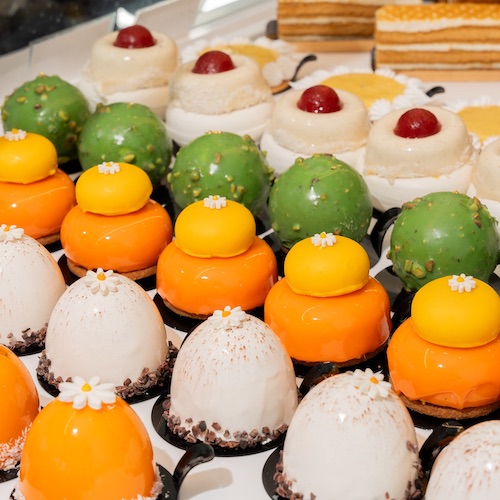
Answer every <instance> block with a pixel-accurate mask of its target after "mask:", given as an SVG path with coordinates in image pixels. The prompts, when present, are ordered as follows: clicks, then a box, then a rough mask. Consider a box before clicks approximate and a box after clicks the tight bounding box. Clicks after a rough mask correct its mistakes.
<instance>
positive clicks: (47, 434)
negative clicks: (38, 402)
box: [13, 376, 162, 500]
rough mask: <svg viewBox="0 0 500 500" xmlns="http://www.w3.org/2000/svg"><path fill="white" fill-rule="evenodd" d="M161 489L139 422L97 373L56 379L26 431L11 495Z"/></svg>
mask: <svg viewBox="0 0 500 500" xmlns="http://www.w3.org/2000/svg"><path fill="white" fill-rule="evenodd" d="M161 491H162V481H161V478H160V475H159V470H158V467H157V466H156V465H155V463H154V457H153V448H152V446H151V441H150V439H149V436H148V433H147V430H146V428H145V427H144V424H143V423H142V422H141V420H140V418H139V417H138V415H137V414H136V413H135V412H134V411H133V410H132V408H131V407H130V406H129V405H128V404H127V403H125V402H124V401H123V400H121V399H120V398H119V397H117V396H116V395H115V394H114V392H113V384H109V383H103V384H101V383H100V380H99V377H92V378H91V379H90V380H89V381H88V382H86V381H85V380H84V379H82V378H81V377H77V376H76V377H74V382H66V383H64V384H61V393H60V394H59V397H58V398H56V399H54V400H52V401H51V402H50V403H49V404H47V405H46V406H45V407H44V408H43V410H42V411H40V413H39V415H38V417H37V418H36V419H35V421H34V422H33V425H32V427H31V429H30V432H29V433H28V436H27V439H26V443H25V446H24V449H23V454H22V456H21V467H20V472H19V481H18V483H17V485H16V487H15V490H14V492H13V498H14V499H15V500H42V499H48V498H51V499H56V498H71V499H73V500H84V499H89V498H92V499H96V500H101V499H102V500H123V499H126V500H138V499H142V500H154V499H157V498H158V496H159V494H160V493H161Z"/></svg>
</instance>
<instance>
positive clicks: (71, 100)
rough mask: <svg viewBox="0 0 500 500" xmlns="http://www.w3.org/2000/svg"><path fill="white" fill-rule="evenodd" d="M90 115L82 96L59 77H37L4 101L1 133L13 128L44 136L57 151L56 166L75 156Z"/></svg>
mask: <svg viewBox="0 0 500 500" xmlns="http://www.w3.org/2000/svg"><path fill="white" fill-rule="evenodd" d="M89 116H90V111H89V105H88V103H87V100H86V99H85V97H84V96H83V94H82V93H81V92H80V91H79V90H78V89H77V88H76V87H75V86H73V85H71V84H70V83H68V82H66V81H64V80H62V79H61V78H59V77H58V76H47V75H43V74H42V75H39V76H38V77H37V78H35V79H34V80H31V81H29V82H26V83H24V84H23V85H21V86H20V87H18V88H17V89H15V90H14V92H13V93H12V94H11V95H9V96H7V97H6V98H5V101H4V103H3V107H2V122H3V129H4V130H12V129H14V128H17V129H22V130H26V131H27V132H34V133H37V134H40V135H43V136H45V137H47V139H49V140H50V142H52V143H53V144H54V146H55V147H56V150H57V155H58V160H59V163H65V162H67V161H68V160H73V159H75V158H76V157H77V141H78V137H79V135H80V132H81V130H82V127H83V124H84V123H85V122H86V120H87V119H88V117H89Z"/></svg>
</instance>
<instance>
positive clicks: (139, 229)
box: [61, 162, 172, 279]
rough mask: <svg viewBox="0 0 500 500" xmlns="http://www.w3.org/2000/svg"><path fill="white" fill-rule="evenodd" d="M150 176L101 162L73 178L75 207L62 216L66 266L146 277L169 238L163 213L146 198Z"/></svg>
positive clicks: (81, 271) (122, 165) (136, 169)
mask: <svg viewBox="0 0 500 500" xmlns="http://www.w3.org/2000/svg"><path fill="white" fill-rule="evenodd" d="M152 191H153V186H152V184H151V180H150V179H149V177H148V175H147V174H146V172H144V171H143V170H142V169H141V168H139V167H137V166H135V165H131V164H129V163H122V162H104V163H100V164H99V165H96V166H94V167H92V168H90V169H88V170H86V171H85V172H83V174H82V175H81V176H80V177H79V179H78V181H77V184H76V200H77V205H76V206H75V207H74V208H73V209H72V210H71V211H70V212H69V213H68V215H67V216H66V217H65V218H64V221H63V225H62V227H61V243H62V246H63V248H64V251H65V253H66V256H67V258H68V266H69V268H70V270H71V271H72V272H73V273H74V274H76V275H77V276H80V277H82V276H85V274H86V272H87V270H89V269H97V268H99V267H100V268H103V269H113V270H114V271H116V272H119V273H122V274H125V275H126V276H127V277H129V278H131V279H138V278H143V277H146V276H150V275H152V274H154V273H155V271H156V262H157V260H158V257H159V255H160V253H161V252H162V250H163V249H164V248H165V247H166V246H167V244H168V243H169V242H170V241H171V240H172V221H171V220H170V216H169V215H168V213H167V211H166V210H165V209H164V208H163V207H162V206H161V205H160V204H159V203H157V202H156V201H154V200H152V199H150V195H151V193H152Z"/></svg>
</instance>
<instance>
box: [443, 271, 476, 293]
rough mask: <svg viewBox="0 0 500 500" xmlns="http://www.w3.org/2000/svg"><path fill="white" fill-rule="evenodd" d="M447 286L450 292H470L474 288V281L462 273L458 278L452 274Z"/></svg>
mask: <svg viewBox="0 0 500 500" xmlns="http://www.w3.org/2000/svg"><path fill="white" fill-rule="evenodd" d="M448 286H449V287H450V288H451V291H452V292H458V293H463V292H472V290H473V289H474V288H476V280H475V279H474V278H473V277H472V276H466V275H465V274H464V273H462V274H461V275H460V276H458V275H456V274H454V275H453V276H452V277H451V278H450V279H449V280H448Z"/></svg>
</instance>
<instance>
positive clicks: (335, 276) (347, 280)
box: [264, 232, 391, 365]
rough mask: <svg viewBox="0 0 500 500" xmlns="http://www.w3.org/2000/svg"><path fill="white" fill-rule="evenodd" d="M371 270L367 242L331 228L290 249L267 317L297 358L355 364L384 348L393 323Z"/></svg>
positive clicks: (267, 306)
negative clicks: (365, 243)
mask: <svg viewBox="0 0 500 500" xmlns="http://www.w3.org/2000/svg"><path fill="white" fill-rule="evenodd" d="M369 270H370V262H369V259H368V255H367V253H366V251H365V250H364V249H363V247H362V246H361V245H360V244H359V243H356V242H355V241H354V240H351V239H350V238H345V237H343V236H334V235H333V234H332V233H325V232H322V233H320V234H316V235H314V236H313V237H311V238H306V239H304V240H302V241H300V242H298V243H296V244H295V245H294V246H293V247H292V248H291V249H290V251H289V252H288V253H287V255H286V257H285V268H284V271H285V276H284V277H283V278H282V279H281V280H279V281H278V282H277V283H276V284H275V285H274V286H273V288H272V289H271V291H270V292H269V294H268V295H267V297H266V301H265V304H264V320H265V322H266V323H267V324H268V325H269V326H270V327H271V329H272V330H273V331H274V332H275V333H276V334H277V335H278V337H280V339H281V340H282V342H283V344H284V345H285V347H286V349H287V351H288V354H290V356H291V357H292V358H293V359H295V360H296V361H299V362H302V363H317V362H325V361H331V362H335V363H337V364H339V365H353V364H356V363H359V362H361V361H364V360H366V359H368V358H370V357H372V356H374V355H375V354H377V353H378V352H379V351H380V350H381V349H383V347H384V345H385V343H386V341H387V339H388V337H389V332H390V329H391V319H390V310H389V308H390V304H389V297H388V295H387V292H386V291H385V289H384V288H383V287H382V285H381V284H380V283H379V282H378V281H377V280H375V279H374V278H372V277H370V276H369V274H368V272H369Z"/></svg>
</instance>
